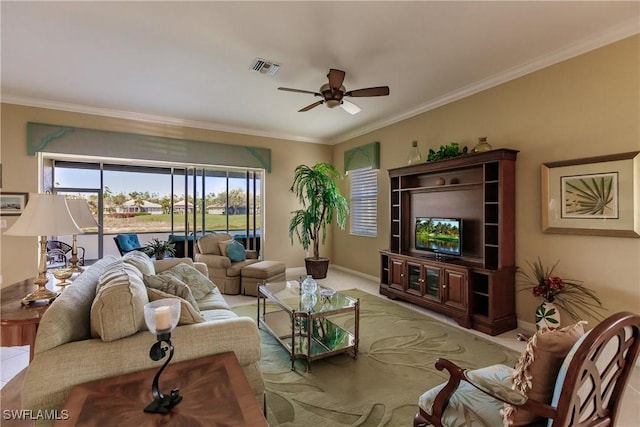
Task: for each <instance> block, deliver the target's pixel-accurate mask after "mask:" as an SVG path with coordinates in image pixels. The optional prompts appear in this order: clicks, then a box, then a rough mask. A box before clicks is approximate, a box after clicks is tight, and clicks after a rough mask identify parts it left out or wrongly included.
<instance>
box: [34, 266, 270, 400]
mask: <svg viewBox="0 0 640 427" xmlns="http://www.w3.org/2000/svg"><path fill="white" fill-rule="evenodd" d="M122 262H123V261H122V259H117V258H115V257H107V258H104V259H102V260H100V261H99V262H97V263H96V264H94V265H92V266H91V267H89V268H88V269H87V270H86V271H84V272H83V273H82V274H81V275H80V276H79V277H78V278H77V279H76V280H75V281H74V282H73V284H72V285H71V286H69V287H68V288H67V289H66V290H65V291H64V292H63V293H62V294H61V295H60V296H59V297H58V298H57V299H56V300H55V301H54V302H53V303H52V304H51V307H49V309H48V310H47V311H46V312H45V315H44V316H43V318H42V320H41V322H40V326H39V329H38V333H37V337H36V342H35V357H34V359H33V361H32V362H31V364H30V365H29V367H28V369H27V373H26V376H25V381H24V387H23V390H22V404H23V409H32V410H51V409H59V408H61V407H62V405H63V403H64V401H65V399H66V398H67V396H68V394H69V392H70V390H71V388H72V387H73V386H74V385H76V384H81V383H84V382H87V381H92V380H96V379H102V378H108V377H113V376H117V375H120V374H126V373H130V372H135V371H139V370H142V369H147V368H159V367H160V366H161V362H155V361H153V360H151V359H150V358H149V349H150V348H151V346H152V345H153V343H154V342H155V341H156V337H155V336H154V335H152V334H151V333H150V332H149V331H147V330H143V329H146V326H143V327H142V328H140V330H139V331H138V332H135V333H133V334H131V335H130V336H126V337H123V338H119V339H113V340H112V341H110V342H105V341H104V339H103V338H101V337H92V334H93V335H95V331H93V329H94V328H93V323H94V318H93V317H94V314H95V313H94V312H95V310H96V309H95V307H94V309H93V312H92V305H95V304H94V299H97V298H96V286H98V282H99V281H100V280H101V276H102V280H104V276H106V275H107V273H106V272H108V271H110V269H113V266H114V265H116V264H114V263H122ZM182 262H184V263H187V264H190V265H193V266H195V267H196V268H197V269H198V271H200V272H202V273H203V274H205V275H206V274H207V267H206V265H204V264H201V263H193V262H192V261H191V259H190V258H184V259H170V260H163V261H156V262H155V263H153V264H152V265H153V266H154V268H155V272H156V273H159V272H161V271H163V270H166V269H168V268H171V267H173V266H175V265H176V264H178V263H182ZM118 265H119V264H118ZM121 267H122V266H121ZM120 269H121V270H122V271H125V270H126V271H127V272H128V274H129V275H131V276H137V273H136V274H134V273H135V272H134V273H132V271H134V270H132V269H131V267H126V268H124V267H122V268H120ZM103 272H105V274H104V275H103V274H102V273H103ZM140 277H142V275H140ZM134 278H135V277H134ZM135 280H138V279H135ZM100 286H102V287H104V285H103V284H101V285H100ZM100 290H102V288H100ZM145 297H146V295H141V298H145ZM147 300H148V299H147ZM197 302H198V305H199V306H200V309H201V314H202V317H203V318H204V321H202V322H201V323H194V324H188V325H179V326H178V327H177V328H176V329H175V330H174V331H173V332H172V334H171V340H172V342H173V344H174V346H175V349H176V350H175V355H174V358H173V360H172V362H171V363H176V362H181V361H184V360H190V359H195V358H198V357H203V356H207V355H211V354H216V353H222V352H226V351H233V352H235V355H236V357H237V358H238V360H239V362H240V365H241V366H242V368H243V370H244V373H245V375H246V377H247V380H248V382H249V384H250V386H251V388H252V390H253V392H254V394H255V396H256V399H257V401H258V403H259V404H260V405H262V404H263V402H264V400H263V396H264V380H263V377H262V372H261V371H260V367H259V361H260V337H259V335H258V329H257V326H256V324H255V322H254V320H253V319H251V318H248V317H238V316H237V315H236V314H235V313H233V312H232V311H231V310H230V309H229V306H228V305H227V303H226V302H225V301H224V299H223V298H222V296H221V294H220V292H219V291H218V290H217V289H214V291H212V292H211V293H209V294H207V295H206V296H205V297H203V298H201V300H199V301H197ZM137 309H139V307H138V308H137ZM183 311H184V310H183ZM199 320H201V319H199ZM142 322H143V324H144V320H143V321H142Z"/></svg>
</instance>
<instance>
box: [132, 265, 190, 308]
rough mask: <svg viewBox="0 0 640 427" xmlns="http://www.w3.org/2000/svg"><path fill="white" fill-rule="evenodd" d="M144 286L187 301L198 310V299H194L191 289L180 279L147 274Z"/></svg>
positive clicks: (168, 275) (167, 275)
mask: <svg viewBox="0 0 640 427" xmlns="http://www.w3.org/2000/svg"><path fill="white" fill-rule="evenodd" d="M143 279H144V284H145V285H147V287H149V288H154V289H158V290H161V291H162V292H166V293H168V294H171V295H175V296H177V297H180V298H182V299H185V300H187V301H188V302H189V303H190V304H191V305H192V306H193V308H195V309H196V310H199V309H198V303H197V302H196V299H195V298H194V297H193V293H192V292H191V288H189V286H188V285H187V284H186V283H184V282H183V281H182V280H180V279H178V278H177V277H175V276H172V275H170V274H158V275H148V274H145V275H144V277H143Z"/></svg>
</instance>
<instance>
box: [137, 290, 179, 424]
mask: <svg viewBox="0 0 640 427" xmlns="http://www.w3.org/2000/svg"><path fill="white" fill-rule="evenodd" d="M179 319H180V300H178V299H175V298H165V299H161V300H157V301H153V302H150V303H148V304H146V305H145V306H144V320H145V322H146V323H147V328H149V331H150V332H151V333H152V334H155V335H156V336H157V339H158V341H157V342H156V343H155V344H153V345H152V346H151V350H149V357H150V358H151V359H152V360H154V361H158V360H161V359H163V358H164V357H165V356H166V355H167V351H168V352H169V357H168V358H167V360H166V361H165V362H164V364H163V365H162V367H161V368H160V369H159V370H158V372H157V373H156V375H155V376H154V377H153V383H152V385H151V394H152V396H153V401H152V402H151V403H149V405H147V407H146V408H144V412H150V413H154V414H167V413H168V412H169V411H171V409H172V408H173V407H174V406H176V405H177V404H178V403H180V401H181V400H182V396H180V390H179V389H178V388H174V389H171V391H170V392H169V394H168V395H165V394H163V393H162V392H161V391H160V387H159V386H158V382H159V380H160V375H162V372H164V370H165V368H166V367H167V366H168V365H169V362H171V359H172V358H173V344H172V343H171V331H173V330H174V329H175V327H176V326H177V324H178V320H179Z"/></svg>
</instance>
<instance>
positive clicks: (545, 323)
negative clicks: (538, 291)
mask: <svg viewBox="0 0 640 427" xmlns="http://www.w3.org/2000/svg"><path fill="white" fill-rule="evenodd" d="M536 327H537V328H538V330H540V329H542V328H547V329H549V330H553V329H558V328H559V327H560V311H558V307H556V305H555V304H554V303H552V302H548V301H544V302H543V303H542V304H540V305H539V306H538V308H537V309H536Z"/></svg>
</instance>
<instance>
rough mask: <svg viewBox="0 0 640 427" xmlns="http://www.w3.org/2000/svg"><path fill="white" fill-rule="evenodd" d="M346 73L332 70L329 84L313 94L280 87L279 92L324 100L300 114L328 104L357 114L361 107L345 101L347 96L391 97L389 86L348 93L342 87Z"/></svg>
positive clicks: (305, 108)
mask: <svg viewBox="0 0 640 427" xmlns="http://www.w3.org/2000/svg"><path fill="white" fill-rule="evenodd" d="M344 76H345V72H344V71H342V70H336V69H334V68H331V69H330V70H329V74H327V78H328V79H329V83H325V84H323V85H322V86H321V87H320V90H319V91H318V92H312V91H310V90H301V89H291V88H287V87H279V88H278V90H284V91H287V92H299V93H310V94H312V95H314V96H318V97H320V98H322V99H321V100H320V101H316V102H314V103H313V104H309V105H307V106H306V107H304V108H301V109H300V110H298V112H303V111H309V110H311V109H312V108H315V107H317V106H318V105H321V104H326V106H327V107H329V108H335V107H337V106H338V105H339V106H341V107H342V108H343V109H344V110H345V111H347V112H348V113H350V114H357V113H359V112H360V111H361V109H360V107H358V106H357V105H356V104H354V103H352V102H349V101H347V100H346V99H344V97H346V96H353V97H364V96H387V95H389V86H377V87H368V88H365V89H356V90H350V91H347V90H346V89H345V87H344V86H343V85H342V83H343V82H344Z"/></svg>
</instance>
